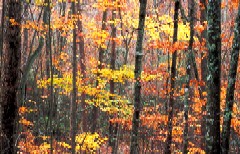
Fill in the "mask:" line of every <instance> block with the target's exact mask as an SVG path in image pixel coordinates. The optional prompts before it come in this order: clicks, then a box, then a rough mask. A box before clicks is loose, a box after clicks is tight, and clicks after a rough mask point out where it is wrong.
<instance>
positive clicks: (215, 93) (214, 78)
mask: <svg viewBox="0 0 240 154" xmlns="http://www.w3.org/2000/svg"><path fill="white" fill-rule="evenodd" d="M207 14H208V30H207V34H208V39H207V48H208V59H207V67H208V76H207V94H208V97H207V108H206V109H207V111H206V112H207V116H206V135H205V140H206V153H209V154H211V153H216V154H218V153H220V152H221V146H220V90H221V89H220V88H221V87H220V86H221V85H220V81H221V0H216V1H209V2H208V12H207Z"/></svg>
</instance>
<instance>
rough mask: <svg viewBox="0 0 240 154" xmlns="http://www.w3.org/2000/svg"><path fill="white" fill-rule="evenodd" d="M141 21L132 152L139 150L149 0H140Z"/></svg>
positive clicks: (136, 70) (136, 64)
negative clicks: (145, 27) (141, 79)
mask: <svg viewBox="0 0 240 154" xmlns="http://www.w3.org/2000/svg"><path fill="white" fill-rule="evenodd" d="M139 2H140V10H139V22H138V36H137V44H136V53H135V70H134V79H135V83H134V112H133V119H132V132H131V146H130V154H136V153H138V152H139V143H138V137H139V133H138V131H139V125H140V111H141V106H142V104H141V81H140V78H141V73H142V56H143V51H142V50H143V48H142V44H143V37H144V24H145V17H146V7H147V0H140V1H139Z"/></svg>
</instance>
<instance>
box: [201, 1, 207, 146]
mask: <svg viewBox="0 0 240 154" xmlns="http://www.w3.org/2000/svg"><path fill="white" fill-rule="evenodd" d="M200 4H201V6H200V22H201V25H204V24H205V23H204V22H206V21H207V8H206V4H207V2H206V0H200ZM206 38H207V30H206V29H204V30H203V31H202V33H201V40H200V42H201V43H203V42H206ZM205 47H206V46H204V47H203V48H205ZM201 80H202V81H203V82H204V83H205V84H204V85H203V86H201V89H202V92H205V91H206V83H207V51H206V50H203V51H202V53H201ZM203 99H206V96H203ZM205 111H206V105H203V107H202V122H201V136H202V140H201V142H202V143H201V148H202V149H205V140H204V136H205V132H206V124H205V123H206V115H205V114H204V113H205Z"/></svg>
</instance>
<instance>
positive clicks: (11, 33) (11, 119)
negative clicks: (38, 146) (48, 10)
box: [1, 0, 22, 153]
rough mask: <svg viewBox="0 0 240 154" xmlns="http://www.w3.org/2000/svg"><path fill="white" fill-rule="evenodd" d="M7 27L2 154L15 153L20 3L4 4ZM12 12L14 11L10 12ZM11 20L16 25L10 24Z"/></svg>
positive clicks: (8, 2)
mask: <svg viewBox="0 0 240 154" xmlns="http://www.w3.org/2000/svg"><path fill="white" fill-rule="evenodd" d="M5 6H6V7H7V8H6V15H7V16H8V17H9V20H7V21H6V22H7V27H6V32H5V50H4V54H5V62H4V72H3V74H2V76H3V80H2V82H3V83H2V85H3V87H5V88H4V89H2V96H1V97H2V102H1V106H2V119H1V120H2V121H1V122H2V132H3V135H4V139H2V140H3V141H2V143H3V144H4V145H3V147H4V149H2V151H1V152H2V153H15V148H16V147H15V135H16V122H17V108H18V105H17V92H18V83H19V75H20V73H19V72H20V62H21V28H20V23H21V18H22V17H21V9H22V7H21V1H18V0H9V1H6V2H5ZM12 10H14V11H12ZM11 20H14V21H16V22H17V23H18V24H11Z"/></svg>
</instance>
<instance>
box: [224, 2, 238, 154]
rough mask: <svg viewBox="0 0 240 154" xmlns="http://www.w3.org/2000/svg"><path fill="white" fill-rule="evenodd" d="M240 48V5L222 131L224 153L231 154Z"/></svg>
mask: <svg viewBox="0 0 240 154" xmlns="http://www.w3.org/2000/svg"><path fill="white" fill-rule="evenodd" d="M239 48H240V5H238V14H237V17H236V21H235V29H234V40H233V45H232V52H231V61H230V70H229V75H228V86H227V95H226V107H225V110H224V115H223V131H222V153H223V154H227V153H228V152H229V139H230V128H231V119H232V109H233V103H234V92H235V84H236V76H237V67H238V58H239Z"/></svg>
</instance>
